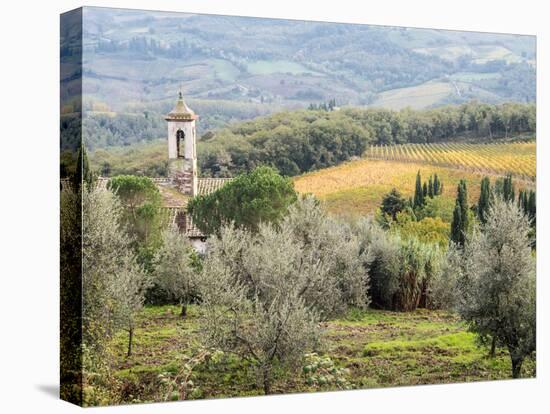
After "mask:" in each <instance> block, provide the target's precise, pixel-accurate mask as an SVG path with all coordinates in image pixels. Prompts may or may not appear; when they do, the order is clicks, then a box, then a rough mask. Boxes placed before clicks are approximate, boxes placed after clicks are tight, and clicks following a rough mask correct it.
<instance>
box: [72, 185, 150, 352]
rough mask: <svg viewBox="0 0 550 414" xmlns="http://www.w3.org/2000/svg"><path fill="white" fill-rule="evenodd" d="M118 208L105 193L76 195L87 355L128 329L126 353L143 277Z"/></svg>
mask: <svg viewBox="0 0 550 414" xmlns="http://www.w3.org/2000/svg"><path fill="white" fill-rule="evenodd" d="M122 214H123V213H122V207H121V205H120V202H119V201H118V198H117V197H116V196H115V195H114V194H113V193H112V192H111V191H109V190H98V189H92V190H88V189H86V188H84V189H83V192H82V338H83V343H84V344H85V345H86V346H87V347H88V348H89V349H90V350H91V351H92V353H97V354H101V352H102V351H103V349H104V345H105V341H106V340H107V339H108V338H110V337H111V336H112V334H113V333H114V331H115V330H116V329H119V328H123V329H126V330H128V332H129V340H128V353H129V354H131V350H132V339H133V332H134V315H135V313H136V312H137V311H138V310H139V309H140V308H141V306H142V305H143V301H144V293H145V290H146V289H147V287H148V285H149V284H148V279H147V276H146V274H145V272H144V271H143V269H142V267H141V266H140V265H139V264H138V262H137V259H136V255H135V254H134V252H133V249H132V247H131V241H130V239H129V238H128V236H127V233H126V231H125V229H124V227H123V224H122V221H123V219H122Z"/></svg>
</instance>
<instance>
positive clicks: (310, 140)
mask: <svg viewBox="0 0 550 414" xmlns="http://www.w3.org/2000/svg"><path fill="white" fill-rule="evenodd" d="M535 129H536V117H535V106H534V105H530V104H512V103H510V104H502V105H488V104H480V103H475V102H473V103H469V104H464V105H460V106H448V107H443V108H438V109H430V110H419V111H413V110H410V109H404V110H401V111H392V110H387V109H360V108H346V109H342V110H340V111H331V112H327V111H320V110H309V111H304V110H301V111H294V112H280V113H276V114H273V115H270V116H267V117H263V118H257V119H255V120H252V121H247V122H242V123H239V124H235V125H234V126H230V127H228V128H226V129H223V130H221V131H218V132H217V133H215V135H214V137H213V138H212V139H209V140H208V142H203V143H201V144H200V145H201V147H200V149H199V157H200V158H199V162H200V166H201V169H202V172H203V173H204V174H207V175H213V176H231V175H232V174H235V173H236V172H240V171H247V170H251V169H253V168H254V167H256V166H257V165H261V164H268V165H272V166H274V167H276V168H278V169H279V171H280V172H281V173H282V174H284V175H297V174H299V173H303V172H307V171H311V170H315V169H319V168H324V167H328V166H331V165H335V164H338V163H339V162H342V161H345V160H347V159H349V158H351V157H353V156H361V155H362V154H363V152H364V151H365V149H366V146H367V145H368V144H369V143H372V144H393V143H406V142H411V143H431V142H443V141H449V140H454V139H458V138H467V139H472V138H475V139H476V140H480V139H481V140H483V139H504V138H507V137H509V136H515V135H518V134H524V133H531V134H532V133H534V132H535Z"/></svg>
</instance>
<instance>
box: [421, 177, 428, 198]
mask: <svg viewBox="0 0 550 414" xmlns="http://www.w3.org/2000/svg"><path fill="white" fill-rule="evenodd" d="M426 197H428V184H426V181H424V184H423V185H422V198H423V199H424V200H423V201H426Z"/></svg>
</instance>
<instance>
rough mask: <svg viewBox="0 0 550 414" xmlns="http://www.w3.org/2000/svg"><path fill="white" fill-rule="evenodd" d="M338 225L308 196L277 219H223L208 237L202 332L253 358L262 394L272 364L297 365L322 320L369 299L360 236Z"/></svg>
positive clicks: (269, 386) (315, 338) (315, 342)
mask: <svg viewBox="0 0 550 414" xmlns="http://www.w3.org/2000/svg"><path fill="white" fill-rule="evenodd" d="M339 228H340V229H343V227H342V226H335V223H334V222H332V221H331V220H330V219H329V218H328V217H326V216H325V215H324V213H323V212H322V210H321V209H320V207H319V206H318V205H317V203H316V202H315V201H314V200H313V199H312V198H306V199H301V200H299V201H298V202H297V204H296V205H295V206H292V207H291V208H290V209H289V212H288V215H287V216H286V217H285V219H284V220H283V221H282V222H281V223H280V224H279V225H278V226H277V225H275V224H270V223H263V224H260V225H259V227H258V230H257V232H255V233H253V232H250V231H248V230H244V229H242V228H236V227H234V226H226V227H222V229H221V231H220V235H219V236H218V237H216V238H212V239H211V240H210V241H209V247H208V253H207V256H206V258H205V261H204V264H203V269H202V276H201V283H200V292H201V299H202V301H203V306H202V307H201V308H202V309H203V310H204V312H203V318H204V321H203V324H202V328H203V335H204V337H205V340H206V342H207V343H208V344H209V345H211V346H215V347H218V348H221V349H223V350H225V351H231V352H236V353H238V354H240V355H241V356H242V357H243V358H245V359H248V360H249V361H251V363H252V364H253V365H254V367H255V368H256V370H257V374H258V379H259V382H260V383H261V385H262V387H263V390H264V392H265V393H266V394H269V393H270V392H271V390H272V370H273V367H274V365H275V364H280V365H282V366H286V367H289V368H292V367H295V366H296V363H297V362H298V361H299V360H300V358H301V356H302V355H303V354H304V353H305V352H307V351H308V350H311V349H315V348H316V346H317V345H318V344H319V340H320V327H319V321H320V320H322V319H326V318H328V317H331V316H334V315H337V314H339V313H341V312H343V311H344V310H345V308H346V304H348V303H350V304H354V305H358V306H361V305H362V306H366V304H367V303H368V298H367V296H366V289H367V287H368V275H367V273H366V271H365V270H364V268H363V266H362V261H363V257H362V252H361V250H360V246H359V243H357V240H356V239H355V238H354V237H353V235H352V234H351V233H350V232H347V231H346V230H345V229H344V230H341V231H340V232H339V231H338V229H339Z"/></svg>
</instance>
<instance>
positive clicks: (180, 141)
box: [176, 129, 185, 158]
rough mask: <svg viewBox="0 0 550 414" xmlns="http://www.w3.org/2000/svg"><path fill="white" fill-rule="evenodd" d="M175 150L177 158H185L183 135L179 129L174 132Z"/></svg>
mask: <svg viewBox="0 0 550 414" xmlns="http://www.w3.org/2000/svg"><path fill="white" fill-rule="evenodd" d="M176 148H177V154H178V158H185V133H184V132H183V131H182V130H181V129H178V130H177V132H176Z"/></svg>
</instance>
